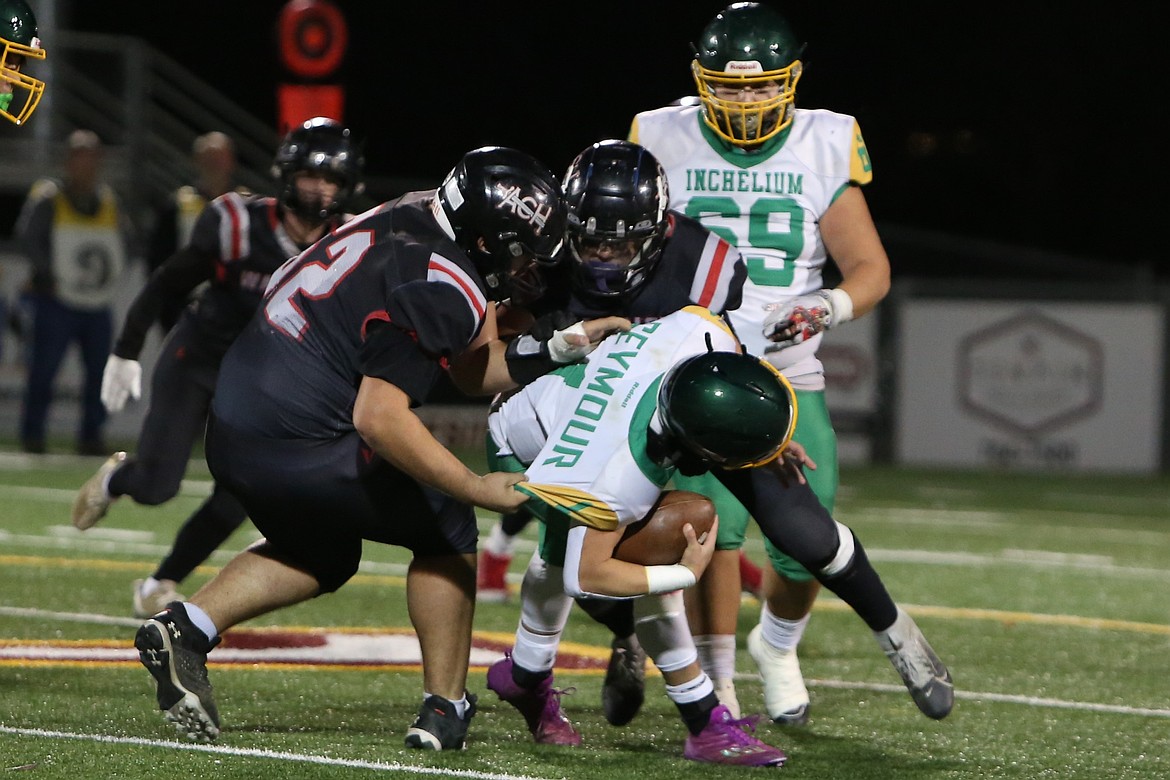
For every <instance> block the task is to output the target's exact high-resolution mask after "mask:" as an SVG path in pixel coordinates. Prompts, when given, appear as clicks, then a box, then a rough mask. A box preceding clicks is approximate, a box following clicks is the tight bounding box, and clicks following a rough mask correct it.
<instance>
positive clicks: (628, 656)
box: [601, 636, 646, 726]
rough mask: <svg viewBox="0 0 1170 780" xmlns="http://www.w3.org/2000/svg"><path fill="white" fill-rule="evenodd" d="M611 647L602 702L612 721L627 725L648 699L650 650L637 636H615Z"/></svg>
mask: <svg viewBox="0 0 1170 780" xmlns="http://www.w3.org/2000/svg"><path fill="white" fill-rule="evenodd" d="M611 647H612V651H611V652H610V654H609V667H608V668H607V669H606V670H605V684H604V685H603V686H602V688H601V706H602V709H603V710H604V711H605V719H606V720H607V721H609V723H610V725H613V726H624V725H626V724H627V723H629V722H630V721H631V720H633V719H634V716H635V715H637V714H638V710H640V709H642V702H643V701H645V700H646V651H645V650H643V649H642V645H640V644H639V643H638V638H637V637H635V636H630V637H628V638H626V639H614V640H613V644H612V645H611Z"/></svg>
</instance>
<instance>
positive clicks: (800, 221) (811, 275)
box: [630, 3, 890, 723]
mask: <svg viewBox="0 0 1170 780" xmlns="http://www.w3.org/2000/svg"><path fill="white" fill-rule="evenodd" d="M694 48H695V52H696V53H695V59H694V60H693V62H692V63H691V67H692V72H693V75H694V79H695V84H696V85H697V87H698V93H699V94H698V101H697V102H695V101H680V102H682V103H684V104H683V105H671V106H667V107H665V108H660V109H656V110H653V111H646V112H643V113H640V114H638V115H637V116H636V117H635V118H634V121H633V125H632V127H631V129H630V140H632V141H636V142H638V143H640V144H642V145H643V146H645V147H646V148H648V149H649V150H650V151H651V152H652V153H653V154H654V155H655V156H656V157H658V159H659V161H660V162H661V163H662V165H663V166H664V167H665V169H666V172H667V178H668V180H669V182H670V194H671V204H670V205H671V208H674V209H677V210H679V211H682V212H683V213H685V214H687V215H688V216H690V217H693V218H695V219H698V220H699V221H700V222H701V223H702V224H703V225H704V226H705V227H707V228H708V229H709V230H711V231H712V232H713V233H715V234H717V235H719V236H721V237H722V238H724V239H726V240H727V241H729V242H730V243H732V244H733V245H735V246H736V247H738V248H739V250H740V252H741V253H742V254H743V256H744V259H745V260H746V262H747V268H748V280H747V283H746V284H745V285H744V292H743V304H742V305H741V306H740V307H739V309H738V310H736V311H735V312H733V313H732V314H731V320H732V324H733V325H734V326H735V329H736V331H737V333H738V334H739V336H740V338H742V339H743V341H744V344H745V345H746V347H747V348H748V350H749V351H751V352H753V353H755V354H764V355H765V356H766V358H767V359H768V360H769V361H770V362H771V363H772V364H773V365H774V366H776V367H777V368H779V369H781V370H783V372H784V374H785V376H787V377H788V379H789V380H790V381H791V382H792V386H793V387H794V388H795V389H796V392H797V397H798V398H799V400H800V408H801V415H800V424H799V427H798V428H797V430H796V433H795V435H794V439H795V440H796V441H799V442H800V443H801V444H803V445H804V447H805V448H806V449H807V451H808V454H809V455H810V456H811V457H812V459H813V460H814V461H815V462H816V463H817V464H818V465H819V468H818V469H817V470H816V471H815V472H812V473H811V474H809V481H810V484H811V485H812V486H813V490H814V491H815V492H816V494H817V496H818V498H819V499H820V501H821V502H822V503H823V504H824V506H825V507H826V508H827V509H828V510H829V511H830V512H831V511H832V510H833V504H834V499H835V494H836V489H837V479H838V473H837V441H836V434H835V433H834V431H833V428H832V424H831V422H830V420H829V414H828V411H827V409H826V407H825V401H824V387H825V379H824V371H823V367H822V365H821V362H820V361H819V360H818V359H817V349H818V347H819V346H820V343H821V339H822V333H823V332H824V331H825V330H827V329H829V328H832V327H835V326H837V325H840V324H841V323H844V322H847V321H849V320H850V319H853V318H855V317H859V316H861V315H863V314H865V313H867V312H869V311H870V310H872V309H873V308H874V307H875V306H876V305H877V304H878V303H879V302H880V301H881V300H882V298H883V297H884V296H885V295H886V293H887V292H888V290H889V284H890V265H889V259H888V258H887V256H886V252H885V249H884V248H883V246H882V243H881V240H880V238H879V236H878V233H877V230H876V228H875V227H874V223H873V220H872V218H871V216H870V213H869V208H868V206H867V205H866V201H865V197H864V196H863V195H862V192H861V185H864V184H867V183H869V181H870V179H871V178H872V173H871V168H870V160H869V155H868V153H867V151H866V147H865V141H864V140H863V139H862V136H861V131H860V129H859V127H858V124H857V121H856V120H855V119H854V118H853V117H851V116H848V115H845V114H838V113H834V112H832V111H827V110H823V109H815V110H811V109H804V108H797V107H796V105H795V97H796V85H797V82H798V81H799V80H800V77H801V73H802V70H803V64H802V61H801V57H802V54H803V49H804V45H803V43H801V42H800V40H799V39H798V38H797V37H796V36H795V35H794V34H793V32H792V29H791V27H790V26H789V24H788V22H787V21H786V20H785V19H784V18H783V17H782V16H780V15H779V14H778V13H776V12H775V11H774V10H772V9H770V8H768V7H767V6H765V5H762V4H760V3H734V4H732V5H730V6H728V7H727V8H725V9H724V10H723V11H721V12H720V13H719V14H717V15H716V16H715V18H714V19H713V20H712V21H711V22H710V23H709V24H708V25H707V27H706V28H705V29H704V30H703V34H702V38H701V40H700V41H699V43H698V44H696V45H695V47H694ZM830 257H831V258H832V259H833V261H834V263H835V264H836V266H837V269H838V270H839V272H840V276H841V279H842V281H841V283H840V284H839V285H838V286H837V287H833V288H832V289H827V288H825V287H824V279H823V275H822V274H823V271H824V268H825V264H826V261H827V260H828V259H829V258H830ZM683 487H685V488H686V489H689V490H694V491H696V492H699V493H704V494H705V495H709V496H711V497H712V498H713V499H715V501H716V505H717V506H718V507H719V515H720V518H721V521H722V522H721V525H720V539H719V544H718V547H719V552H717V553H716V556H715V560H714V561H713V562H712V564H711V568H712V571H718V572H722V573H721V574H720V576H718V577H707V578H704V580H703V582H701V583H700V586H699V588H696V589H694V592H692V593H688V610H689V613H690V615H691V626H692V629H693V630H694V631H695V634H696V640H697V641H698V643H699V646H700V648H701V651H705V653H704V654H705V658H704V668H706V669H707V670H708V672H709V673H710V674H711V675H712V676H713V677H714V678H716V680H717V681H718V684H719V686H720V695H721V696H722V697H724V700H725V701H732V700H734V687H733V686H732V685H731V683H730V677H731V674H733V673H734V669H735V629H736V620H735V616H736V605H737V604H738V600H739V592H738V590H732V589H731V588H729V587H726V586H724V587H722V588H718V589H716V588H715V587H713V586H714V585H716V584H718V583H727V582H729V581H730V582H735V576H736V574H735V573H733V572H732V571H731V569H732V568H735V569H736V570H737V571H738V561H737V560H736V554H735V552H734V551H735V550H736V549H737V548H738V547H740V546H742V540H743V528H745V527H746V525H747V518H746V516H744V515H743V513H742V509H740V510H738V511H737V510H734V509H732V508H729V507H728V506H727V505H728V503H729V502H728V500H727V497H726V493H725V491H721V490H720V489H719V488H718V486H717V485H712V486H711V487H710V488H709V489H707V488H703V487H702V486H699V485H685V486H683ZM767 550H768V557H769V559H770V561H771V563H772V567H771V569H772V570H771V571H766V572H765V577H764V587H763V596H764V606H763V608H762V610H761V618H760V624H759V625H758V626H757V627H756V628H755V629H754V630H753V631H752V633H751V634H750V635H749V636H748V649H749V651H750V652H751V654H752V657H753V658H754V659H755V660H756V662H757V663H758V664H759V666H760V672H761V675H762V676H763V678H764V682H765V704H766V706H767V710H768V714H769V716H771V717H772V719H773V720H775V721H776V722H777V723H804V722H806V721H807V719H808V705H809V696H808V690H807V689H806V687H805V685H804V681H803V678H802V676H801V672H800V665H799V663H798V661H797V656H796V648H797V644H798V643H799V641H800V638H801V636H802V635H803V633H804V630H805V626H806V625H807V623H808V618H809V613H810V611H811V608H812V604H813V601H814V600H815V598H816V595H817V593H818V591H819V585H818V583H817V581H816V580H815V579H814V578H813V577H812V575H811V574H809V572H807V571H805V570H804V569H803V568H802V567H800V566H798V565H796V564H795V562H794V561H793V560H792V559H791V558H788V557H787V556H785V555H783V554H782V553H780V551H779V550H777V549H776V548H775V547H774V546H772V545H770V544H769V545H768V546H767ZM725 575H726V576H725ZM704 585H707V586H708V587H707V590H706V591H704Z"/></svg>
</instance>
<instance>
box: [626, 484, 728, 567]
mask: <svg viewBox="0 0 1170 780" xmlns="http://www.w3.org/2000/svg"><path fill="white" fill-rule="evenodd" d="M714 521H715V505H714V504H712V503H711V501H710V499H708V498H707V497H706V496H701V495H699V494H698V493H691V492H690V491H687V490H668V491H667V492H665V493H663V494H662V497H661V498H659V499H658V503H657V504H655V505H654V507H653V508H652V509H651V510H650V511H649V512H648V513H647V514H646V517H644V518H642V519H641V520H639V521H638V522H636V523H631V524H630V525H628V526H626V532H625V534H624V535H623V536H622V540H621V541H620V542H618V545H617V547H616V548H614V551H613V557H614V558H617V559H618V560H620V561H625V562H626V563H638V564H641V565H643V566H666V565H670V564H672V563H678V562H679V559H680V558H682V554H683V551H684V550H686V549H687V539H686V537H685V536H683V532H682V529H683V526H684V525H686V524H687V523H690V524H691V525H692V526H694V528H695V535H696V536H697V537H699V538H700V539H702V538H703V534H705V533H707V532H708V531H710V530H711V523H713V522H714Z"/></svg>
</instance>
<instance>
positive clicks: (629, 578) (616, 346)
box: [487, 306, 954, 766]
mask: <svg viewBox="0 0 1170 780" xmlns="http://www.w3.org/2000/svg"><path fill="white" fill-rule="evenodd" d="M798 417H799V416H798V414H797V400H796V395H795V392H794V391H793V389H792V386H791V385H790V384H789V382H788V380H787V379H785V378H784V376H783V375H782V374H781V373H780V372H779V371H778V370H776V369H775V367H774V366H772V365H771V364H770V363H767V362H765V361H763V360H760V359H758V358H755V357H753V356H751V355H748V354H744V353H743V352H742V348H741V346H740V343H739V341H738V340H737V339H736V338H735V336H734V335H733V333H732V332H731V330H730V329H729V328H728V327H727V325H726V324H725V323H724V322H723V321H722V320H721V319H720V318H719V317H716V316H715V315H713V314H712V313H711V312H710V310H708V309H704V308H702V307H698V306H688V307H686V308H684V309H681V310H679V311H677V312H675V313H673V314H669V315H667V316H665V317H662V318H661V319H658V320H656V321H654V322H649V323H642V324H639V325H635V326H634V327H633V328H632V329H631V330H630V331H629V332H627V333H623V334H619V335H615V336H612V337H610V338H608V339H606V340H605V341H603V342H602V343H601V345H600V346H599V347H598V348H597V349H596V350H595V351H594V352H593V353H592V354H590V355H589V357H588V358H587V360H586V361H585V362H584V363H580V364H576V365H571V366H566V367H564V368H559V369H556V370H555V371H554V372H552V373H550V374H546V375H545V376H542V377H540V378H539V379H536V380H535V381H533V382H532V383H531V384H529V385H527V386H526V387H525V388H524V389H523V390H521V391H519V392H518V393H516V394H515V395H513V396H511V397H509V398H508V399H507V400H506V401H504V402H503V403H502V404H500V405H499V406H498V407H497V408H495V409H493V411H492V413H491V414H490V416H489V418H488V429H489V432H490V436H491V440H492V442H493V443H494V445H495V448H496V451H495V452H494V454H493V457H492V459H491V463H490V465H491V467H492V468H493V469H496V470H500V471H520V470H524V472H525V481H523V482H521V483H518V484H517V485H516V489H517V490H520V491H521V492H523V493H525V494H527V495H529V496H530V497H531V499H530V500H529V501H528V502H527V503H526V504H525V507H526V508H527V509H528V510H529V511H530V512H531V513H532V514H533V515H535V516H537V517H539V518H540V519H541V521H542V522H543V523H544V526H545V527H544V531H545V532H544V534H543V535H542V537H541V544H540V549H539V558H540V561H539V566H537V567H536V568H534V567H533V566H532V565H530V566H529V569H528V572H527V573H526V575H525V579H524V585H523V588H522V590H521V615H520V621H519V625H518V627H517V630H516V637H515V644H514V646H513V650H512V652H511V653H508V654H507V655H506V657H505V658H504V659H502V660H500V661H498V662H496V663H495V664H493V665H492V666H491V668H490V669H489V670H488V675H487V682H488V688H489V689H491V690H492V691H494V692H495V693H496V694H497V695H498V696H499V697H500V698H501V699H502V700H504V701H507V702H508V703H509V704H511V705H513V706H514V707H515V708H516V709H517V710H519V711H520V713H521V714H522V715H524V717H525V720H526V721H527V724H528V728H529V730H530V731H531V732H532V734H533V736H534V738H535V739H536V741H537V742H538V743H542V744H555V745H569V746H573V745H578V744H580V742H581V738H580V735H579V734H578V733H577V732H576V731H575V729H573V727H572V724H571V723H570V722H569V721H568V718H567V717H566V716H565V715H564V713H563V712H562V710H561V708H560V704H559V701H558V700H557V697H558V696H559V694H560V691H557V690H556V689H554V688H553V687H552V680H553V674H552V671H553V666H554V663H555V660H556V655H557V648H558V645H559V643H560V638H561V634H562V632H563V631H564V628H565V625H566V622H567V619H568V613H569V610H570V608H571V606H572V603H573V602H572V597H577V596H583V595H587V596H592V597H595V598H633V599H634V611H635V621H634V623H635V627H636V629H635V630H636V633H637V636H638V641H639V642H640V643H641V645H642V647H643V648H645V650H646V653H647V654H648V655H649V656H650V658H651V659H652V660H653V661H654V663H655V665H656V666H657V667H658V668H659V670H660V671H661V672H662V674H663V678H664V680H665V683H666V692H667V695H668V696H669V697H670V698H671V700H672V701H674V703H675V704H676V705H677V706H678V709H679V713H680V715H681V716H682V718H683V720H684V721H685V722H686V725H687V728H688V731H689V735H688V737H687V740H686V748H685V751H684V756H685V757H686V758H689V759H692V760H696V761H703V762H709V763H721V764H736V765H748V766H777V765H780V764H781V763H783V761H784V754H783V753H782V752H781V751H779V750H777V749H775V748H772V747H770V746H768V745H766V744H764V743H762V742H760V741H759V740H757V739H755V737H753V736H752V735H751V733H750V732H751V731H752V725H753V724H754V721H755V718H754V717H753V718H746V719H739V718H738V717H737V716H735V715H734V714H732V713H731V711H730V710H729V709H728V707H727V705H726V704H725V703H720V700H719V699H718V698H717V695H716V691H715V687H714V684H713V682H712V680H711V679H710V677H709V675H708V674H707V673H706V672H705V671H704V670H703V669H702V668H701V666H700V664H699V660H698V653H697V651H696V648H695V643H694V641H693V639H692V637H691V633H690V629H689V626H688V624H687V621H686V616H685V611H684V610H683V609H682V595H681V592H680V591H681V590H682V589H684V588H689V587H690V586H692V585H694V584H695V582H696V580H699V578H700V575H702V574H703V571H704V570H705V568H706V567H707V565H708V564H709V561H710V559H711V556H712V555H713V547H714V545H713V540H712V539H710V538H708V539H706V541H705V543H701V542H700V541H699V540H697V539H696V538H695V534H694V529H693V528H686V529H684V534H685V535H686V537H687V542H688V546H687V549H686V550H685V551H684V553H683V556H682V559H681V560H680V562H679V563H677V564H674V565H666V566H642V565H639V564H634V563H629V562H626V561H622V560H619V559H617V558H615V557H614V550H615V547H616V546H617V544H618V542H619V541H620V540H621V538H622V535H623V533H624V531H625V529H626V526H628V525H629V524H631V523H634V522H636V521H638V520H641V519H642V518H643V517H645V516H646V515H647V514H648V513H649V512H650V511H651V509H652V507H653V506H654V504H655V502H656V501H657V500H658V498H659V496H660V495H661V493H662V491H663V489H664V488H665V486H666V485H667V483H668V481H670V480H671V479H672V477H673V478H677V475H678V474H689V475H697V474H700V473H704V472H707V471H708V470H711V471H713V472H714V473H715V474H716V477H717V479H718V480H719V481H720V482H721V483H722V484H723V485H725V486H726V488H727V490H728V491H729V492H730V493H731V494H733V495H734V496H736V497H737V498H738V500H740V501H741V502H742V503H743V504H744V506H746V507H748V508H749V509H750V510H751V512H752V515H753V516H754V517H755V518H756V520H757V522H758V523H759V524H760V527H761V530H762V531H763V533H764V534H765V535H766V536H767V537H768V538H769V539H771V540H772V541H773V542H774V543H775V544H777V545H781V546H783V549H784V550H785V551H786V552H787V553H788V554H790V555H792V556H793V557H794V558H795V559H796V560H799V561H801V562H802V563H803V564H805V565H807V566H808V567H809V569H810V570H811V571H813V572H815V576H816V577H817V578H818V579H819V580H820V581H821V582H823V583H824V584H825V585H826V587H828V588H829V589H830V590H832V591H833V592H834V593H836V594H837V595H838V596H839V597H840V598H841V599H842V600H843V601H845V603H847V604H849V605H850V606H851V607H852V608H853V609H854V610H855V611H856V612H857V614H858V616H859V617H861V618H862V619H863V620H864V621H865V622H866V624H867V625H868V626H869V628H870V629H871V630H872V631H873V632H874V636H875V638H876V639H877V641H878V644H879V646H881V647H882V649H883V650H884V651H885V652H886V654H887V656H888V657H889V658H890V660H891V662H892V663H893V664H894V667H895V668H896V669H897V670H898V672H899V674H900V675H901V676H902V679H903V682H904V683H905V685H906V687H907V689H908V690H909V691H910V693H911V696H912V698H913V699H914V701H915V703H916V704H917V705H918V707H919V709H921V710H922V712H923V713H925V714H926V715H928V716H929V717H932V718H942V717H945V716H946V715H947V714H948V713H949V712H950V709H951V707H952V706H953V701H954V691H953V686H952V684H951V678H950V673H949V672H948V671H947V669H946V667H945V666H944V665H943V664H942V662H941V661H940V660H939V659H938V657H937V656H936V655H935V653H934V651H933V650H931V648H930V645H929V644H927V642H926V640H925V638H924V637H923V636H922V634H921V632H920V631H919V630H918V628H917V626H915V625H914V622H913V620H911V619H910V617H909V616H908V615H907V614H906V613H905V612H903V611H902V610H901V609H899V608H898V606H897V605H896V604H895V603H894V601H893V600H892V599H891V598H890V595H889V594H888V593H887V591H886V589H885V587H884V585H883V584H882V582H881V579H880V578H879V577H878V574H877V572H876V571H874V569H873V567H872V565H871V564H870V563H869V560H868V558H867V557H866V555H865V552H864V550H863V548H862V546H861V543H860V542H859V541H858V540H857V539H856V538H855V537H854V536H853V533H852V532H851V531H850V530H849V529H848V528H846V527H845V526H843V525H841V524H840V523H837V522H836V521H835V520H833V518H832V517H831V516H830V515H829V513H828V512H827V511H826V510H825V508H824V507H823V506H822V505H821V504H820V503H819V501H818V500H817V498H816V497H815V496H814V495H813V493H812V491H811V489H810V488H809V486H808V484H807V482H806V481H805V480H804V479H803V478H802V477H801V476H800V471H799V466H800V464H802V463H805V462H807V459H806V458H805V456H804V454H803V449H802V448H801V447H800V446H799V445H796V444H795V443H790V438H791V436H792V433H793V431H794V430H795V428H796V426H797V420H798ZM676 484H677V482H676ZM717 522H718V521H716V523H717ZM712 530H713V531H714V532H715V534H716V535H717V533H718V525H717V524H716V525H715V526H714V527H713V529H712ZM688 531H689V532H688ZM700 581H701V580H700ZM642 597H646V598H642Z"/></svg>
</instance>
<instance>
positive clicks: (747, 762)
mask: <svg viewBox="0 0 1170 780" xmlns="http://www.w3.org/2000/svg"><path fill="white" fill-rule="evenodd" d="M758 718H759V716H753V717H750V718H743V719H739V718H733V717H732V716H731V713H730V712H728V710H727V707H726V706H724V705H722V704H720V705H719V706H718V707H716V708H715V709H714V710H712V711H711V719H710V720H709V721H708V722H707V726H706V728H704V729H703V730H702V731H700V732H699V733H698V734H688V735H687V742H686V746H685V747H684V748H683V758H687V759H690V760H691V761H700V762H703V763H706V764H731V765H733V766H776V767H778V766H783V764H784V762H785V761H786V760H787V758H788V757H787V756H786V755H784V751H783V750H780V749H779V748H774V747H772V746H771V745H767V744H764V743H763V742H761V741H760V740H758V739H756V738H755V737H754V736H752V734H753V733H754V732H755V730H756V720H758Z"/></svg>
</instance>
